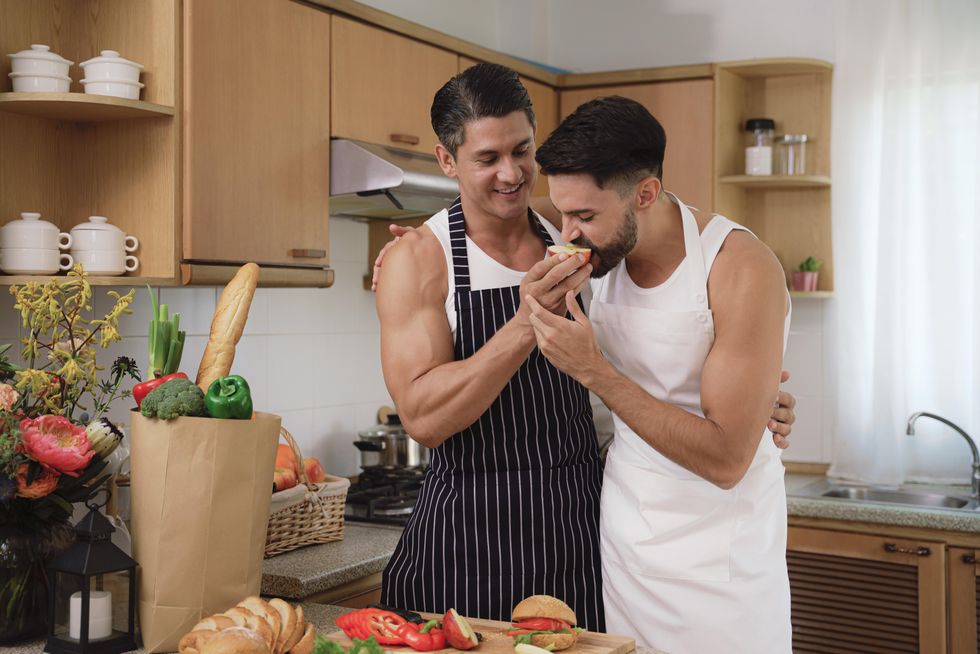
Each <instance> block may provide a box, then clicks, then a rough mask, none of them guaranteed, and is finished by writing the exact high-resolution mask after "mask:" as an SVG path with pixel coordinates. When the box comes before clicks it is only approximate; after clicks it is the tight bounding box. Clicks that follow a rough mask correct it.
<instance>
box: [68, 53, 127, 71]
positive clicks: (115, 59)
mask: <svg viewBox="0 0 980 654" xmlns="http://www.w3.org/2000/svg"><path fill="white" fill-rule="evenodd" d="M89 64H123V65H124V66H135V67H136V68H139V69H140V70H143V64H138V63H136V62H135V61H130V60H129V59H124V58H122V57H120V56H119V53H118V52H116V51H115V50H103V51H102V53H101V55H100V56H98V57H92V58H91V59H89V60H88V61H83V62H82V63H80V64H78V65H79V66H81V67H82V68H85V67H86V66H88V65H89Z"/></svg>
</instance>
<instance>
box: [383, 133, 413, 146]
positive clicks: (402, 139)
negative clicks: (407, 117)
mask: <svg viewBox="0 0 980 654" xmlns="http://www.w3.org/2000/svg"><path fill="white" fill-rule="evenodd" d="M388 138H390V139H391V140H392V141H394V142H395V143H406V144H408V145H418V144H419V137H417V136H413V135H411V134H389V135H388Z"/></svg>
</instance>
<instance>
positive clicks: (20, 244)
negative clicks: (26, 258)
mask: <svg viewBox="0 0 980 654" xmlns="http://www.w3.org/2000/svg"><path fill="white" fill-rule="evenodd" d="M72 242H73V237H72V235H71V234H66V233H65V232H59V231H58V228H57V227H55V226H54V225H52V224H51V223H49V222H47V221H45V220H41V214H39V213H35V212H24V213H22V214H20V220H14V221H11V222H9V223H7V224H6V225H4V226H3V227H0V248H2V249H5V250H6V249H25V248H26V249H35V250H58V249H59V248H61V249H64V248H70V247H71V246H72Z"/></svg>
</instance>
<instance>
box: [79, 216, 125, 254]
mask: <svg viewBox="0 0 980 654" xmlns="http://www.w3.org/2000/svg"><path fill="white" fill-rule="evenodd" d="M71 238H72V241H73V243H74V245H72V252H73V253H74V252H81V251H88V250H102V251H112V252H124V251H125V252H135V251H136V248H138V247H139V246H140V242H139V239H137V238H136V237H135V236H132V235H127V234H126V233H125V232H123V230H121V229H119V228H118V227H116V226H115V225H110V224H109V219H108V218H106V217H105V216H89V218H88V221H87V222H84V223H79V224H77V225H75V226H74V227H72V228H71Z"/></svg>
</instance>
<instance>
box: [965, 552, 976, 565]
mask: <svg viewBox="0 0 980 654" xmlns="http://www.w3.org/2000/svg"><path fill="white" fill-rule="evenodd" d="M976 562H977V557H976V555H975V554H964V555H963V563H967V564H969V565H973V564H974V563H976Z"/></svg>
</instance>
